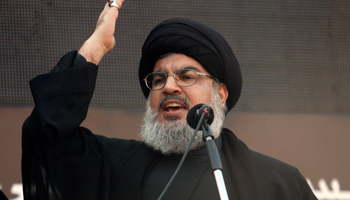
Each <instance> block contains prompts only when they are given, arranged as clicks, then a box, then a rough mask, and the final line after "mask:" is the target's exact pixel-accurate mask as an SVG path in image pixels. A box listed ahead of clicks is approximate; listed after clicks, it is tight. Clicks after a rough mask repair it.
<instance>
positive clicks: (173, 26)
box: [139, 18, 242, 111]
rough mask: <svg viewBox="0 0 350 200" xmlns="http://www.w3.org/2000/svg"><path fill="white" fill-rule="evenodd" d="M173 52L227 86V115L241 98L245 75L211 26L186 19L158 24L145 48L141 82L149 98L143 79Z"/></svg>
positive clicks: (221, 38)
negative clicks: (243, 75)
mask: <svg viewBox="0 0 350 200" xmlns="http://www.w3.org/2000/svg"><path fill="white" fill-rule="evenodd" d="M170 52H174V53H182V54H184V55H187V56H189V57H191V58H193V59H195V60H196V61H197V62H199V63H200V64H201V65H202V66H203V67H204V68H205V69H206V70H207V71H208V72H209V73H210V75H212V76H214V77H215V78H217V79H218V80H219V81H220V82H222V83H224V84H225V85H226V87H227V90H228V94H229V95H228V99H227V101H226V102H227V108H228V111H229V110H231V109H232V108H233V107H234V106H235V104H236V103H237V101H238V99H239V96H240V94H241V89H242V74H241V69H240V67H239V64H238V61H237V58H236V57H235V55H234V54H233V52H232V49H231V47H230V45H229V44H228V43H227V41H226V40H225V39H224V38H223V37H222V36H221V35H220V34H219V33H217V32H216V31H214V30H213V29H211V28H209V27H208V26H206V25H204V24H201V23H199V22H196V21H193V20H189V19H183V18H174V19H169V20H165V21H163V22H161V23H160V24H158V25H157V26H156V27H155V28H154V29H153V30H152V31H151V33H150V34H149V35H148V37H147V39H146V41H145V43H144V45H143V47H142V57H141V60H140V66H139V80H140V84H141V88H142V91H143V94H144V95H145V97H146V98H148V95H149V89H148V88H147V87H146V85H145V83H144V81H143V79H144V78H145V77H146V76H147V74H149V73H151V72H153V68H154V64H155V62H156V61H157V58H158V57H159V56H161V55H164V54H166V53H170Z"/></svg>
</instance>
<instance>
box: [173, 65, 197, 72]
mask: <svg viewBox="0 0 350 200" xmlns="http://www.w3.org/2000/svg"><path fill="white" fill-rule="evenodd" d="M186 69H193V70H195V71H197V72H200V71H199V69H198V68H197V67H194V66H191V65H189V66H185V67H183V68H181V69H178V70H176V71H180V70H186Z"/></svg>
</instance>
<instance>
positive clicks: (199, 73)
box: [143, 68, 220, 91]
mask: <svg viewBox="0 0 350 200" xmlns="http://www.w3.org/2000/svg"><path fill="white" fill-rule="evenodd" d="M185 69H186V68H183V69H178V70H176V71H175V73H173V74H167V73H165V72H162V71H157V72H152V73H149V74H147V76H146V77H145V78H144V79H143V81H144V82H145V85H146V87H147V88H148V89H150V90H151V91H157V90H161V89H163V88H164V87H165V85H166V83H167V80H168V77H169V76H173V77H174V80H175V82H176V84H177V85H178V86H180V87H190V86H192V85H194V84H196V83H197V81H198V77H197V79H196V81H195V82H194V83H193V84H191V85H187V86H182V85H180V84H179V83H178V82H177V78H176V77H175V74H176V72H178V71H181V70H185ZM187 70H193V71H194V72H196V74H197V75H201V76H205V77H208V78H211V79H213V80H214V81H216V82H217V83H220V82H219V80H218V79H217V78H215V77H214V76H211V75H208V74H204V73H201V72H198V71H196V69H195V68H189V69H188V68H187ZM155 73H164V74H165V75H166V79H165V82H164V85H163V86H162V87H161V88H159V89H152V88H150V87H149V86H148V84H147V77H148V76H150V75H152V74H155Z"/></svg>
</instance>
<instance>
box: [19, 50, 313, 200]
mask: <svg viewBox="0 0 350 200" xmlns="http://www.w3.org/2000/svg"><path fill="white" fill-rule="evenodd" d="M75 55H76V52H70V53H68V54H66V55H65V56H64V57H63V58H62V59H61V60H60V62H59V63H58V64H57V66H55V68H54V69H53V70H52V71H51V72H50V73H49V74H44V75H39V76H37V77H36V78H34V79H33V80H31V81H30V87H31V90H32V94H33V98H34V102H35V108H34V110H33V112H32V113H31V115H30V116H29V117H28V119H27V120H26V121H25V122H24V125H23V135H22V148H23V153H22V177H23V190H24V197H25V199H99V200H105V199H106V200H107V199H125V200H134V199H135V200H136V199H141V198H142V194H143V186H144V183H145V181H147V180H145V179H146V178H145V177H147V175H148V173H149V171H150V170H151V166H152V163H154V162H155V161H157V159H159V157H160V156H159V154H158V153H157V152H155V151H153V150H152V149H150V148H149V147H147V146H146V145H145V144H144V143H143V142H141V141H134V140H122V139H116V138H107V137H104V136H101V135H95V134H93V133H91V131H90V130H88V129H86V128H83V127H80V124H81V122H82V121H83V120H84V119H85V117H86V114H87V110H88V106H89V103H90V100H91V98H92V95H93V91H94V88H95V81H96V77H97V69H98V67H97V66H96V65H94V64H92V63H87V62H83V63H79V64H78V65H79V66H78V67H76V66H74V65H76V64H77V63H74V58H75ZM221 135H222V148H223V151H224V152H225V159H227V162H228V164H229V165H230V169H228V170H229V173H230V177H225V178H230V179H231V181H232V183H233V185H234V188H227V189H228V190H234V191H235V192H234V196H231V197H230V199H241V200H257V199H276V200H282V199H286V200H297V199H305V200H306V199H316V197H315V196H314V194H313V193H312V191H311V189H310V187H309V186H308V184H307V182H306V180H305V178H304V177H303V176H302V175H301V174H300V172H299V171H298V170H297V169H296V168H295V167H292V166H290V165H287V164H285V163H283V162H281V161H278V160H276V159H273V158H270V157H267V156H264V155H262V154H259V153H257V152H254V151H251V150H250V149H248V147H247V146H246V145H245V144H244V143H243V142H242V141H240V140H239V139H238V138H237V137H236V136H235V135H234V134H233V133H232V132H231V131H229V130H228V129H223V130H222V133H221ZM187 182H191V180H186V181H184V184H187ZM202 199H206V198H205V197H203V198H202Z"/></svg>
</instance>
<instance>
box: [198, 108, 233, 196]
mask: <svg viewBox="0 0 350 200" xmlns="http://www.w3.org/2000/svg"><path fill="white" fill-rule="evenodd" d="M203 112H204V113H207V112H208V111H207V110H203ZM204 113H203V114H204ZM206 117H208V116H207V115H206ZM202 132H203V141H204V142H205V144H206V147H207V153H208V155H209V160H210V163H211V167H212V169H213V173H214V177H215V181H216V186H217V188H218V191H219V196H220V199H221V200H228V195H227V190H226V186H225V181H224V177H223V175H222V169H223V168H222V164H221V159H220V155H219V151H218V149H217V147H216V145H215V142H214V134H213V132H212V131H211V129H210V126H209V125H208V124H207V120H203V122H202Z"/></svg>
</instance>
